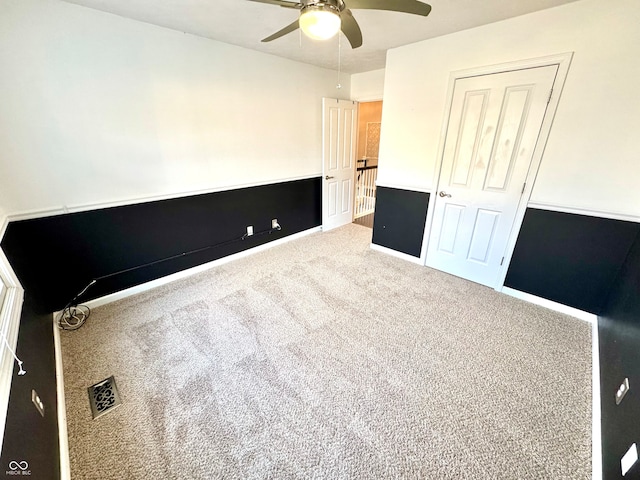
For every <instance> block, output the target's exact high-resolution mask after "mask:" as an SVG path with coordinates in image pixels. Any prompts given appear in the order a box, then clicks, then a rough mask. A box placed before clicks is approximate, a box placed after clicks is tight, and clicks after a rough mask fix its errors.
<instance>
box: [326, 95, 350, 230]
mask: <svg viewBox="0 0 640 480" xmlns="http://www.w3.org/2000/svg"><path fill="white" fill-rule="evenodd" d="M357 116H358V104H357V103H356V102H351V101H347V100H337V99H333V98H323V99H322V117H323V118H322V142H323V143H322V159H323V168H322V178H323V180H322V182H323V188H322V229H323V230H331V229H332V228H336V227H340V226H342V225H346V224H347V223H351V222H352V221H353V198H354V190H353V188H354V178H355V157H356V131H357V130H356V126H357V124H356V122H357Z"/></svg>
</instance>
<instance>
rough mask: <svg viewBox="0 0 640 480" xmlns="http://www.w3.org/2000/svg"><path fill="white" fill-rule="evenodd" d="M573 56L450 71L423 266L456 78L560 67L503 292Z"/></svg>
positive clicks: (509, 250)
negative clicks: (551, 66)
mask: <svg viewBox="0 0 640 480" xmlns="http://www.w3.org/2000/svg"><path fill="white" fill-rule="evenodd" d="M572 58H573V52H566V53H560V54H556V55H549V56H545V57H538V58H531V59H525V60H516V61H513V62H508V63H501V64H495V65H487V66H482V67H475V68H470V69H465V70H457V71H454V72H451V73H450V75H449V84H448V86H447V99H446V102H445V105H446V108H445V112H444V116H443V120H442V127H441V130H440V139H439V141H438V155H437V157H436V158H437V162H436V165H435V167H434V172H433V173H434V175H433V178H434V183H433V185H435V187H434V188H432V189H431V190H430V192H429V193H430V195H429V206H428V210H427V218H426V222H425V229H424V235H423V237H422V249H421V251H420V262H421V263H422V264H423V265H425V266H427V267H428V266H429V265H427V248H428V246H429V244H428V243H429V237H430V233H431V228H432V226H433V225H432V224H433V214H434V206H435V202H436V192H437V191H438V190H439V188H438V186H439V185H440V175H441V172H442V163H443V159H444V147H445V140H446V136H447V130H448V129H449V119H450V117H451V107H452V105H453V93H454V87H455V82H456V80H461V79H463V78H468V77H479V76H482V75H493V74H496V73H505V72H511V71H514V70H526V69H530V68H537V67H547V66H550V65H557V66H558V72H557V74H556V79H555V81H554V83H553V89H552V93H551V98H550V100H549V103H548V104H547V110H546V111H545V114H544V118H543V120H542V125H541V127H540V134H539V136H538V141H537V142H536V145H535V148H534V151H533V155H532V157H531V162H530V165H529V171H528V172H527V176H526V180H525V181H526V184H525V188H524V192H523V193H522V195H521V197H520V202H519V204H518V209H517V212H516V216H515V218H514V221H513V227H512V228H511V233H510V234H509V238H508V240H507V247H506V250H505V253H504V261H503V262H502V266H501V268H500V271H499V274H498V277H497V278H496V283H495V285H494V287H493V288H494V289H495V290H498V291H500V290H502V287H503V286H504V281H505V278H506V276H507V270H508V268H509V264H510V262H511V257H512V256H513V250H514V249H515V245H516V240H517V239H518V234H519V233H520V228H521V227H522V221H523V220H524V214H525V212H526V210H527V205H528V204H529V200H530V199H531V193H532V192H533V187H534V185H535V180H536V176H537V175H538V170H539V168H540V164H541V163H542V157H543V154H544V150H545V148H546V145H547V140H548V138H549V134H550V132H551V127H552V125H553V120H554V118H555V114H556V111H557V109H558V103H559V101H560V96H561V94H562V90H563V88H564V84H565V81H566V78H567V74H568V72H569V66H570V65H571V60H572Z"/></svg>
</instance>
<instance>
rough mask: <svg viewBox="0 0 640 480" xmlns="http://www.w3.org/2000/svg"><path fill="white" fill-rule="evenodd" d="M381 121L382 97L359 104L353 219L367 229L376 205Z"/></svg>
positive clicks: (370, 223)
mask: <svg viewBox="0 0 640 480" xmlns="http://www.w3.org/2000/svg"><path fill="white" fill-rule="evenodd" d="M381 121H382V100H380V101H375V102H362V103H360V108H359V114H358V142H357V150H356V159H357V160H356V188H355V202H354V207H355V208H354V215H353V218H354V220H353V222H354V223H357V224H359V225H364V226H365V227H369V228H373V215H374V212H375V207H376V180H377V179H378V151H379V149H380V125H381Z"/></svg>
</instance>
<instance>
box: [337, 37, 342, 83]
mask: <svg viewBox="0 0 640 480" xmlns="http://www.w3.org/2000/svg"><path fill="white" fill-rule="evenodd" d="M341 37H342V35H340V33H339V32H338V83H337V85H336V88H337V89H341V88H342V85H341V84H340V70H341V69H342V63H341V56H342V55H341V54H342V39H341Z"/></svg>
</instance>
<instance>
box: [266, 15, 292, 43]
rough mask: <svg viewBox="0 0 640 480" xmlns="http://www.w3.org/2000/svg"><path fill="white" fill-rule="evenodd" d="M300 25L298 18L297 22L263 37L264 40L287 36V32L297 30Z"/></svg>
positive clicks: (268, 40)
mask: <svg viewBox="0 0 640 480" xmlns="http://www.w3.org/2000/svg"><path fill="white" fill-rule="evenodd" d="M299 27H300V24H299V23H298V20H296V21H295V22H293V23H291V24H289V25H287V26H286V27H284V28H283V29H282V30H278V31H277V32H276V33H274V34H273V35H269V36H268V37H267V38H263V39H262V41H263V42H270V41H271V40H275V39H276V38H280V37H283V36H285V35H286V34H287V33H291V32H294V31H296V30H297V29H298V28H299Z"/></svg>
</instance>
